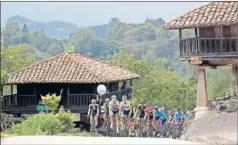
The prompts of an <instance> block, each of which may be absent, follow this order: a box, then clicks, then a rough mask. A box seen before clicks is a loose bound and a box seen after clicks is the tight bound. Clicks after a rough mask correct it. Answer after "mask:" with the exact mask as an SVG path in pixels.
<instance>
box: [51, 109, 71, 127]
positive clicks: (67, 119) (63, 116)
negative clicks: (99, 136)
mask: <svg viewBox="0 0 238 145" xmlns="http://www.w3.org/2000/svg"><path fill="white" fill-rule="evenodd" d="M55 116H56V118H57V119H59V120H60V121H61V123H62V124H63V125H64V127H65V128H64V131H68V130H70V129H72V128H73V127H74V124H73V122H74V120H75V116H74V115H73V114H72V113H71V112H70V111H69V110H68V111H65V110H64V107H63V106H61V108H60V109H59V112H58V113H57V114H55Z"/></svg>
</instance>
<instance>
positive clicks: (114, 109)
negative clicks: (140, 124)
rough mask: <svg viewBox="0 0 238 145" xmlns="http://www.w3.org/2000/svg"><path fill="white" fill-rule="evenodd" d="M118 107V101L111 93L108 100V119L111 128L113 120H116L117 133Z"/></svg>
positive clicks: (118, 124)
mask: <svg viewBox="0 0 238 145" xmlns="http://www.w3.org/2000/svg"><path fill="white" fill-rule="evenodd" d="M119 107H120V103H119V101H118V100H117V97H116V95H113V96H112V97H111V101H110V102H109V116H110V120H111V128H113V125H114V120H116V127H117V133H119V126H120V123H119V118H118V117H119V109H120V108H119Z"/></svg>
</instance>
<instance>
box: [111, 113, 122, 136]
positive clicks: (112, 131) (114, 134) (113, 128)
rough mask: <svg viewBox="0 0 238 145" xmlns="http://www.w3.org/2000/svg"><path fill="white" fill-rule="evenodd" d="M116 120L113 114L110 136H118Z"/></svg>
mask: <svg viewBox="0 0 238 145" xmlns="http://www.w3.org/2000/svg"><path fill="white" fill-rule="evenodd" d="M116 124H117V121H116V117H115V115H114V117H113V125H112V128H110V136H113V137H119V136H120V133H117V125H116Z"/></svg>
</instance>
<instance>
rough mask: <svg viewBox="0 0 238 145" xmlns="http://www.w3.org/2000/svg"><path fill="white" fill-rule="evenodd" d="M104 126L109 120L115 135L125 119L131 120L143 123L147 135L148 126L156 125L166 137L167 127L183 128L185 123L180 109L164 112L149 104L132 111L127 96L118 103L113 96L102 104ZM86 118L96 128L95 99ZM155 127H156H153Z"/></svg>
mask: <svg viewBox="0 0 238 145" xmlns="http://www.w3.org/2000/svg"><path fill="white" fill-rule="evenodd" d="M103 106H104V126H103V127H105V125H106V124H105V123H106V122H107V121H109V120H108V119H110V128H111V129H113V128H114V127H115V130H116V132H117V133H119V131H120V127H121V126H123V124H124V123H125V122H124V121H125V119H126V118H130V119H131V120H133V122H134V124H140V123H141V122H144V123H143V130H144V132H146V133H147V134H148V132H149V131H148V130H149V129H150V124H151V123H152V122H153V124H157V126H160V128H161V130H162V132H161V133H162V135H163V136H166V133H167V131H166V128H167V125H174V124H177V125H180V126H183V123H184V121H185V118H186V116H185V114H184V113H183V112H182V111H181V110H180V108H177V109H172V110H170V111H168V112H166V110H165V108H164V107H159V106H154V107H152V106H150V105H149V103H146V104H139V105H138V106H137V108H135V110H134V109H133V107H132V105H131V102H130V101H129V100H128V99H127V96H125V95H124V96H122V101H121V102H119V101H118V100H117V97H116V96H115V95H113V96H112V97H111V100H110V99H109V98H107V99H105V103H104V105H103ZM88 117H90V122H91V123H92V121H95V127H96V128H97V127H98V117H99V105H98V104H97V101H96V100H95V99H93V100H92V104H90V105H89V110H88ZM93 119H94V120H93ZM155 126H156V125H155Z"/></svg>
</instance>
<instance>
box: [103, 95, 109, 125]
mask: <svg viewBox="0 0 238 145" xmlns="http://www.w3.org/2000/svg"><path fill="white" fill-rule="evenodd" d="M109 102H110V99H109V98H106V99H105V103H104V104H103V106H104V116H103V117H104V127H105V125H106V123H107V119H108V116H109Z"/></svg>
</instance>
